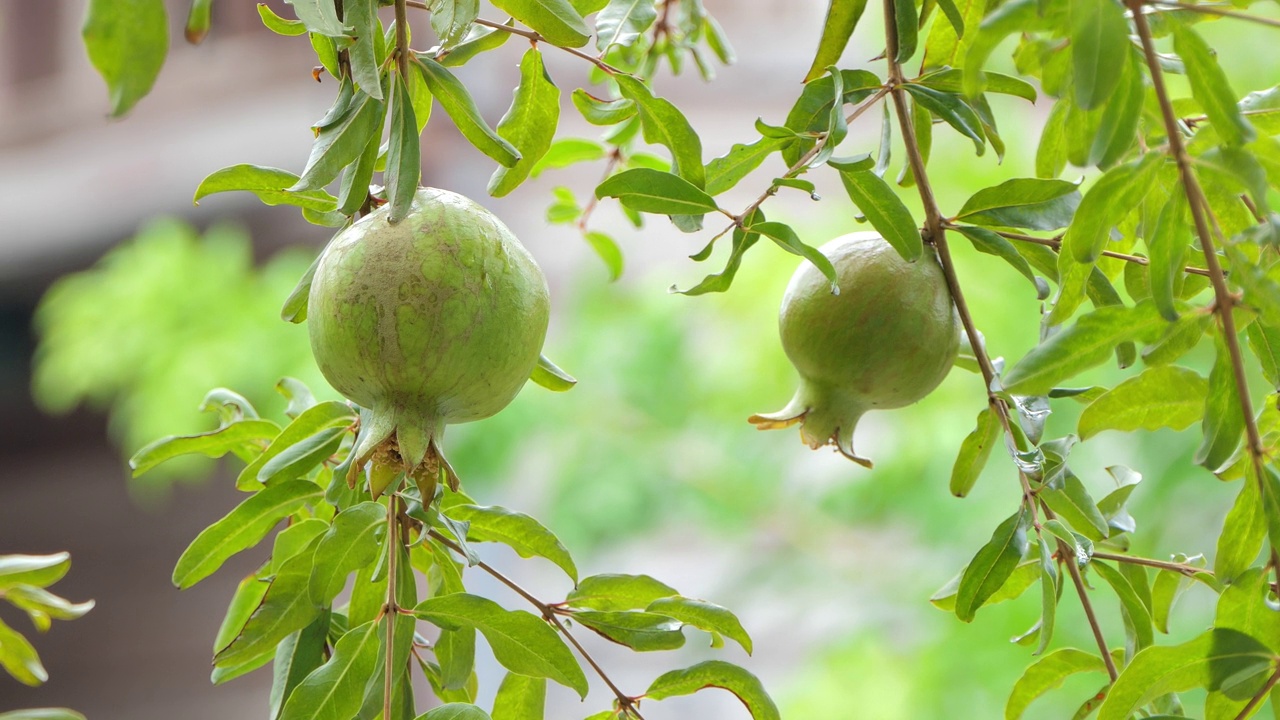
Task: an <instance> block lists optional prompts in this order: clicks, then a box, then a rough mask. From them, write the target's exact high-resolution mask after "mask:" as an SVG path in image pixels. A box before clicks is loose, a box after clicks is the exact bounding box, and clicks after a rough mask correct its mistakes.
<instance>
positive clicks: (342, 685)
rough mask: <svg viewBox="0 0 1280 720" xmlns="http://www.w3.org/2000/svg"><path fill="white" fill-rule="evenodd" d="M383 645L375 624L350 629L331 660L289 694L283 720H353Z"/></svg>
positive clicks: (282, 714)
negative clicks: (380, 647) (351, 719)
mask: <svg viewBox="0 0 1280 720" xmlns="http://www.w3.org/2000/svg"><path fill="white" fill-rule="evenodd" d="M380 644H381V638H380V637H379V635H378V623H376V622H367V623H364V624H362V625H359V626H356V627H353V628H351V629H350V630H348V631H347V633H346V634H344V635H343V636H342V637H341V638H340V639H339V640H338V642H337V644H335V645H334V647H333V655H332V656H331V657H330V658H329V660H328V661H327V662H325V664H324V665H321V666H320V667H319V668H317V669H316V670H314V671H313V672H312V673H311V674H309V675H307V677H306V678H304V679H303V680H302V682H301V683H299V684H298V686H297V688H295V689H294V691H293V693H292V694H290V695H289V698H288V700H287V701H286V702H285V704H284V708H283V710H281V712H280V720H350V718H351V717H352V716H354V715H355V713H356V711H357V710H358V709H359V708H360V701H361V698H362V696H363V690H364V686H365V683H366V682H368V680H369V676H370V675H372V673H373V669H374V665H375V664H376V663H377V659H378V650H379V645H380Z"/></svg>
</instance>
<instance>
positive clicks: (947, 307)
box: [748, 232, 960, 467]
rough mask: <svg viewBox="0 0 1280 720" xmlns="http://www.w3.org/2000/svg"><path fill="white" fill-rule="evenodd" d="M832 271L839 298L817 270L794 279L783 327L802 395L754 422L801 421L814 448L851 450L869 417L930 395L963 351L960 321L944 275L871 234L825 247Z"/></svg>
mask: <svg viewBox="0 0 1280 720" xmlns="http://www.w3.org/2000/svg"><path fill="white" fill-rule="evenodd" d="M820 250H821V252H822V254H824V255H826V256H827V257H828V258H829V259H830V260H831V263H832V265H834V266H835V269H836V276H837V279H838V281H839V283H838V284H839V287H840V294H838V295H836V294H833V293H832V292H831V283H830V281H828V280H827V278H826V277H825V276H824V275H823V274H822V272H821V271H820V270H818V268H816V267H814V265H813V264H812V263H808V262H806V263H803V264H802V265H801V266H800V267H799V268H798V269H797V270H796V272H795V274H794V275H792V276H791V282H790V284H788V285H787V291H786V294H785V295H784V296H783V298H782V310H781V311H780V312H779V314H778V329H779V332H780V334H781V336H782V349H783V350H785V351H786V353H787V357H788V358H789V359H790V360H791V364H792V365H794V366H795V368H796V370H797V371H799V373H800V387H799V389H798V390H796V394H795V396H794V397H793V398H792V399H791V402H790V403H788V404H787V406H786V407H785V408H783V409H782V410H780V411H778V412H775V413H769V414H764V415H752V416H751V417H750V418H748V420H749V421H750V422H751V423H752V424H754V425H755V426H756V427H757V428H758V429H760V430H774V429H778V428H785V427H790V426H792V425H794V424H796V423H800V437H801V439H802V440H803V441H804V442H805V444H807V445H808V446H809V447H811V448H813V449H815V450H816V449H818V448H820V447H822V446H824V445H834V446H836V448H837V449H838V450H839V451H840V453H841V454H843V455H844V456H845V457H847V458H849V459H850V460H852V461H854V462H856V463H858V464H860V465H864V466H866V467H871V461H870V460H867V459H866V458H863V457H859V456H858V455H857V454H856V453H854V451H853V430H854V427H855V426H856V425H857V424H858V420H859V419H860V418H861V417H862V415H863V414H864V413H866V412H867V411H868V410H876V409H889V408H898V407H904V406H906V405H910V404H912V403H914V402H916V401H918V400H920V399H921V398H923V397H924V396H926V395H928V394H929V393H930V392H932V391H933V389H934V388H936V387H938V385H939V383H941V382H942V380H943V378H945V377H946V376H947V373H948V372H949V371H950V370H951V366H952V364H953V363H954V362H955V359H956V355H957V353H958V352H959V349H960V321H959V317H958V316H957V314H956V311H955V308H954V306H953V305H952V303H951V294H950V292H949V291H948V290H947V283H946V278H945V277H944V276H943V274H942V268H941V267H939V266H938V262H937V260H936V259H935V258H934V257H933V255H932V254H931V253H926V256H925V257H924V258H922V259H921V260H919V261H918V262H915V263H909V262H907V261H906V260H903V259H902V256H901V255H899V254H898V252H897V251H896V250H894V249H893V247H892V246H891V245H889V243H887V242H885V241H884V239H883V238H881V237H880V236H879V235H878V234H876V233H874V232H862V233H853V234H851V235H845V236H843V237H839V238H836V239H835V240H832V241H831V242H829V243H827V244H826V245H824V246H822V247H821V248H820Z"/></svg>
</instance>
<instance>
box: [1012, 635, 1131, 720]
mask: <svg viewBox="0 0 1280 720" xmlns="http://www.w3.org/2000/svg"><path fill="white" fill-rule="evenodd" d="M1106 671H1107V667H1106V665H1105V664H1103V662H1102V658H1100V657H1098V655H1097V654H1096V653H1087V652H1085V651H1083V650H1077V649H1076V648H1070V647H1068V648H1061V649H1059V650H1054V651H1053V652H1051V653H1049V654H1048V655H1045V656H1044V657H1042V658H1040V659H1039V660H1037V661H1035V662H1034V663H1032V664H1031V666H1030V667H1028V668H1027V669H1026V670H1025V671H1024V672H1023V673H1022V677H1020V678H1018V682H1017V683H1015V684H1014V686H1013V692H1012V693H1010V695H1009V701H1008V702H1007V703H1006V704H1005V707H1004V717H1005V720H1018V718H1021V717H1022V716H1023V714H1024V713H1026V711H1027V707H1028V706H1030V705H1031V703H1032V701H1034V700H1036V699H1037V698H1039V697H1040V696H1042V695H1044V694H1045V693H1047V692H1049V691H1050V690H1053V689H1054V688H1058V687H1062V683H1063V682H1065V681H1066V679H1067V678H1068V677H1070V676H1072V675H1076V674H1078V673H1084V672H1100V673H1104V672H1106Z"/></svg>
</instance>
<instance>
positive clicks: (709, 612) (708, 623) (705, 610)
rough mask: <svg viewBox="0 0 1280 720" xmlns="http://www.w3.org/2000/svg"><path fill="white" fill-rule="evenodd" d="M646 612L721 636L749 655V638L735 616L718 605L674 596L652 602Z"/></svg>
mask: <svg viewBox="0 0 1280 720" xmlns="http://www.w3.org/2000/svg"><path fill="white" fill-rule="evenodd" d="M647 610H648V611H649V612H651V613H659V614H661V615H667V616H669V617H673V618H675V619H676V620H679V621H680V622H682V623H685V624H686V625H692V626H693V627H696V628H698V629H699V630H705V631H707V632H709V633H718V634H720V635H723V636H725V637H727V638H729V639H730V640H732V641H734V642H736V643H738V644H739V645H741V646H742V649H743V650H746V651H747V654H748V655H750V654H751V636H750V635H748V634H747V631H746V629H745V628H743V627H742V623H741V622H740V621H739V620H738V618H737V616H736V615H734V614H733V613H732V612H730V611H729V610H728V609H726V608H723V607H720V606H719V605H716V604H714V603H709V602H707V601H706V600H694V599H691V598H686V597H680V596H679V595H675V596H671V597H665V598H659V599H657V600H654V601H653V602H651V603H649V607H648V608H647Z"/></svg>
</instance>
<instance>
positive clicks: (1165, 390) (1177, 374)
mask: <svg viewBox="0 0 1280 720" xmlns="http://www.w3.org/2000/svg"><path fill="white" fill-rule="evenodd" d="M1208 390H1209V383H1208V381H1206V380H1205V379H1204V378H1203V377H1201V376H1200V374H1199V373H1197V372H1195V371H1194V370H1188V369H1187V368H1184V367H1178V366H1176V365H1164V366H1160V367H1153V368H1150V369H1149V370H1146V371H1145V372H1143V373H1142V374H1140V375H1136V376H1134V377H1131V378H1129V379H1128V380H1125V381H1124V382H1122V383H1120V384H1119V385H1117V386H1116V387H1115V388H1113V389H1111V390H1109V391H1107V392H1106V393H1104V394H1103V395H1102V396H1101V397H1099V398H1098V399H1097V400H1094V401H1093V403H1091V404H1090V405H1089V407H1087V408H1085V411H1084V413H1082V414H1081V415H1080V425H1079V429H1078V430H1077V432H1078V433H1079V434H1080V439H1081V440H1087V439H1089V438H1091V437H1093V436H1094V435H1097V434H1098V433H1100V432H1102V431H1103V430H1120V431H1123V432H1133V431H1134V430H1139V429H1141V430H1158V429H1160V428H1172V429H1174V430H1185V429H1187V428H1188V427H1190V426H1191V424H1192V423H1194V422H1195V421H1197V420H1199V419H1200V418H1201V417H1202V416H1203V414H1204V403H1205V397H1206V396H1207V393H1208Z"/></svg>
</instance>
